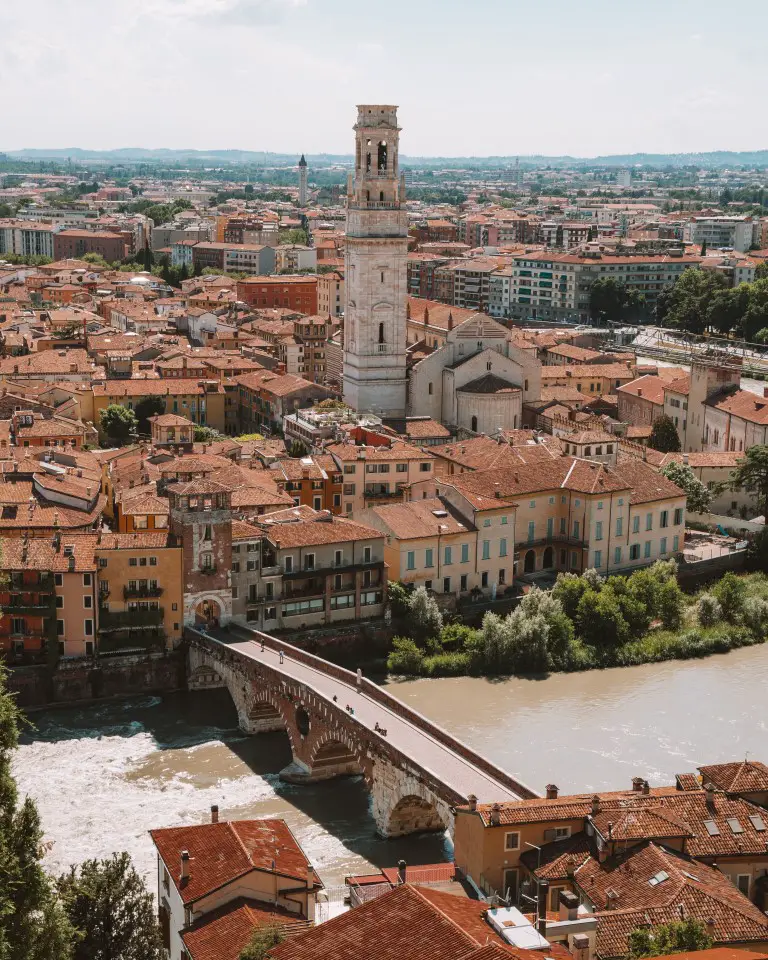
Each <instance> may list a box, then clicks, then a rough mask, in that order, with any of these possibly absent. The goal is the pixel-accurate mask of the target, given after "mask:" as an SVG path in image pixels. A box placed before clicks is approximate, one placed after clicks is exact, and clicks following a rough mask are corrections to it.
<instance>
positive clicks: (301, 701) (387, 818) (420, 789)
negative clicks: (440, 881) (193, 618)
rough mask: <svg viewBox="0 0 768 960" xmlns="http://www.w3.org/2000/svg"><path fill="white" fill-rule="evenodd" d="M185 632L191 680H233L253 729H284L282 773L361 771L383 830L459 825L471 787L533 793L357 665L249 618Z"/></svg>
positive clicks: (207, 685) (192, 683) (241, 715)
mask: <svg viewBox="0 0 768 960" xmlns="http://www.w3.org/2000/svg"><path fill="white" fill-rule="evenodd" d="M186 637H187V640H188V644H189V652H188V657H189V662H188V671H189V672H188V686H189V689H190V690H203V689H211V688H216V687H226V688H227V689H228V690H229V693H230V694H231V696H232V700H233V701H234V704H235V707H236V708H237V715H238V720H239V724H240V728H241V729H242V730H243V731H244V732H246V733H253V734H258V733H263V732H266V731H272V730H285V731H286V732H287V734H288V739H289V740H290V744H291V753H292V756H293V760H292V762H291V764H290V765H289V766H288V767H286V768H285V769H284V770H282V771H281V776H282V777H283V778H284V779H286V780H290V781H291V782H296V783H312V782H315V781H317V780H325V779H328V778H330V777H338V776H348V775H357V776H362V777H364V778H365V783H366V785H367V786H368V789H369V791H370V792H371V798H372V813H373V816H374V819H375V821H376V825H377V828H378V830H379V832H380V833H381V834H382V835H383V836H385V837H396V836H402V835H404V834H407V833H420V832H423V831H429V830H440V831H443V830H446V829H447V830H450V831H451V833H452V832H453V819H454V818H453V807H455V806H456V805H457V804H462V803H466V802H467V799H468V797H470V796H471V795H474V796H476V797H477V798H478V800H479V801H480V802H481V803H483V802H493V801H497V800H518V799H525V798H529V797H534V796H536V794H534V793H533V791H531V790H530V789H529V788H528V787H526V786H524V785H523V784H521V783H519V782H518V781H516V780H514V779H513V778H512V777H510V776H509V775H508V774H507V773H505V772H504V771H503V770H500V769H499V768H498V767H495V766H494V765H493V764H491V763H489V762H488V761H487V760H485V759H484V758H483V757H481V756H479V755H478V754H476V753H474V752H473V751H472V750H470V748H469V747H467V746H466V745H465V744H463V743H462V742H461V741H459V740H457V739H456V738H455V737H453V736H451V735H450V734H449V733H447V732H446V731H445V730H443V729H442V728H441V727H438V726H437V725H436V724H434V723H432V722H431V721H429V720H427V719H426V717H423V716H422V715H421V714H419V713H417V712H416V711H415V710H412V709H411V708H410V707H408V706H406V704H404V703H402V702H401V701H400V700H398V699H397V698H396V697H393V696H392V695H391V694H390V693H388V692H387V691H385V690H384V689H382V688H381V687H379V686H377V685H376V684H375V683H372V682H371V681H369V680H366V679H365V678H364V677H362V676H361V675H360V674H358V675H355V674H354V673H351V672H350V671H349V670H344V669H343V668H342V667H338V666H336V665H335V664H332V663H328V662H327V661H325V660H321V659H320V658H319V657H315V656H313V655H312V654H309V653H307V652H306V651H304V650H300V649H298V648H297V647H293V646H290V645H289V644H286V643H284V642H282V641H280V640H277V639H276V638H274V637H270V636H268V635H267V634H262V633H258V632H257V631H255V630H250V629H248V628H245V627H240V626H235V625H230V626H229V628H228V629H226V630H217V631H214V632H207V633H203V632H201V631H199V630H196V629H193V628H189V629H187V631H186ZM281 653H282V654H283V655H282V656H281ZM458 706H459V705H457V707H458Z"/></svg>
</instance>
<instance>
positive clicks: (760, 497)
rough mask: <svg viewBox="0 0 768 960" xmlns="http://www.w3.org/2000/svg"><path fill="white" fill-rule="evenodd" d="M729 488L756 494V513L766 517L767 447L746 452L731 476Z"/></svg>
mask: <svg viewBox="0 0 768 960" xmlns="http://www.w3.org/2000/svg"><path fill="white" fill-rule="evenodd" d="M730 486H731V489H732V490H736V489H738V488H739V487H743V488H744V489H745V490H749V491H751V492H754V493H756V494H757V506H758V513H760V514H762V515H763V516H764V517H768V446H766V445H765V444H758V445H756V446H754V447H750V448H749V449H748V450H747V451H746V454H745V455H744V459H743V460H741V461H739V463H738V465H737V466H736V469H735V470H734V471H733V473H732V474H731V480H730Z"/></svg>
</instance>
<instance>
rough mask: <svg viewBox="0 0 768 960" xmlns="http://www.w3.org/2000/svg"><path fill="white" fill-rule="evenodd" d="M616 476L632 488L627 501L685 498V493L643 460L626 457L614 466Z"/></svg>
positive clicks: (640, 501) (641, 501) (642, 501)
mask: <svg viewBox="0 0 768 960" xmlns="http://www.w3.org/2000/svg"><path fill="white" fill-rule="evenodd" d="M613 470H614V472H615V473H616V475H617V476H619V477H621V479H622V480H624V482H625V484H626V486H628V487H631V488H632V493H631V495H630V500H629V502H630V503H632V504H636V503H652V502H654V501H656V500H672V499H674V500H679V499H681V498H682V499H683V500H684V499H685V493H684V492H683V491H682V490H681V489H680V488H679V487H676V486H675V484H674V483H672V481H671V480H668V479H667V478H666V477H664V476H662V475H661V474H660V473H658V472H657V471H656V470H654V469H653V467H651V466H650V465H649V464H647V463H645V462H644V461H643V460H637V459H626V460H623V461H621V462H620V463H618V464H617V465H616V466H615V467H614V468H613Z"/></svg>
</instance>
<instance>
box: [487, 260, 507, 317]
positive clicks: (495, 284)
mask: <svg viewBox="0 0 768 960" xmlns="http://www.w3.org/2000/svg"><path fill="white" fill-rule="evenodd" d="M512 275H513V271H512V267H502V268H500V269H499V270H494V271H493V273H492V274H491V275H490V277H489V282H488V306H487V313H489V314H490V315H491V316H492V317H499V318H502V319H505V318H507V317H509V315H510V310H509V304H510V297H511V295H512Z"/></svg>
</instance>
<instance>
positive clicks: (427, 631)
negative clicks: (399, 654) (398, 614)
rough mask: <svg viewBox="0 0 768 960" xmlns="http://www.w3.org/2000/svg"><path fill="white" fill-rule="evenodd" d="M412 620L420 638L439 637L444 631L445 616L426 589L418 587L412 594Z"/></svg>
mask: <svg viewBox="0 0 768 960" xmlns="http://www.w3.org/2000/svg"><path fill="white" fill-rule="evenodd" d="M410 619H411V624H412V626H413V630H414V632H415V634H416V636H417V637H419V638H424V639H426V638H428V637H437V636H439V635H440V631H441V630H442V629H443V615H442V614H441V613H440V608H439V607H438V605H437V601H436V600H435V598H434V597H431V596H430V595H429V594H428V593H427V591H426V588H425V587H417V588H416V589H415V590H414V591H413V593H412V594H411V602H410Z"/></svg>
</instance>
